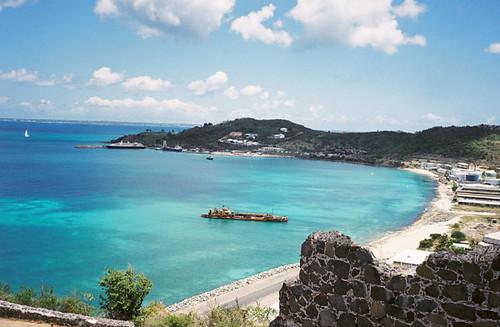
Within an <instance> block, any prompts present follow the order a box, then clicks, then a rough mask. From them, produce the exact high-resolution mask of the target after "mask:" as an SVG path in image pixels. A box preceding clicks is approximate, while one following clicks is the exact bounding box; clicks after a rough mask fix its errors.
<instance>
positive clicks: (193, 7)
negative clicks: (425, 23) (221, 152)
mask: <svg viewBox="0 0 500 327" xmlns="http://www.w3.org/2000/svg"><path fill="white" fill-rule="evenodd" d="M28 2H29V0H0V11H2V9H4V8H16V7H20V6H22V5H24V4H26V3H28ZM235 5H236V0H168V1H167V0H96V2H95V6H94V13H95V14H96V15H97V16H99V17H101V18H102V19H111V18H115V19H122V20H124V21H126V22H127V23H128V25H129V26H132V27H133V29H134V30H135V32H136V33H137V34H138V35H139V36H140V37H142V38H145V39H147V38H155V37H162V36H175V37H191V38H193V37H194V38H206V37H208V35H210V34H211V33H213V32H216V31H217V30H219V29H220V28H221V26H222V25H223V24H224V23H226V22H229V24H230V27H229V30H230V31H231V32H233V33H236V34H238V35H240V36H241V37H242V38H243V39H244V40H248V41H258V42H263V43H265V44H277V45H280V46H285V47H288V46H291V45H292V44H294V43H297V44H300V45H301V46H318V45H323V46H325V45H326V46H328V45H332V44H338V43H340V44H344V45H347V46H350V47H354V48H366V47H369V48H373V49H376V50H379V51H382V52H384V53H387V54H394V53H396V52H397V51H398V50H399V49H400V47H402V46H406V45H414V46H420V47H425V46H426V45H427V40H426V38H425V37H424V36H423V35H421V34H415V35H408V34H407V33H405V32H404V31H403V30H402V28H401V24H400V22H401V20H404V19H407V20H416V19H417V18H418V17H419V16H420V15H422V14H423V13H425V11H426V8H425V6H424V5H423V4H422V3H421V2H420V1H419V0H403V1H402V2H401V1H396V0H370V1H366V0H296V3H295V4H294V6H293V7H292V8H291V9H289V10H285V12H284V13H283V15H282V17H281V18H275V14H276V10H277V7H276V6H275V5H274V4H273V3H269V4H267V5H264V6H262V7H261V8H260V9H259V10H255V11H251V12H249V13H248V14H247V15H243V16H239V17H233V16H232V15H233V10H234V7H235ZM283 20H289V21H292V22H294V23H298V24H299V25H300V26H301V27H302V33H301V34H299V35H296V36H292V35H291V34H290V32H289V31H286V30H284V28H283V27H284V22H283ZM485 51H487V52H489V53H494V54H499V53H500V43H491V44H490V45H489V46H488V47H487V48H486V49H485ZM202 82H204V81H200V83H199V84H198V85H194V86H193V88H196V89H197V90H199V92H200V93H203V92H204V91H203V83H202ZM137 83H140V84H149V83H150V81H137ZM159 87H160V88H164V87H165V85H163V86H159ZM209 92H210V90H208V88H207V91H205V93H209Z"/></svg>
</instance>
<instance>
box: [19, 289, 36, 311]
mask: <svg viewBox="0 0 500 327" xmlns="http://www.w3.org/2000/svg"><path fill="white" fill-rule="evenodd" d="M14 302H16V303H19V304H24V305H31V306H33V305H34V304H35V302H36V293H35V290H34V289H32V288H30V287H22V288H21V290H19V292H17V293H16V294H15V295H14Z"/></svg>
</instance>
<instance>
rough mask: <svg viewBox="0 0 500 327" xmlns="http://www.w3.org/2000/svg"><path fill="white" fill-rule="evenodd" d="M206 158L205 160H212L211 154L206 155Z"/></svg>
mask: <svg viewBox="0 0 500 327" xmlns="http://www.w3.org/2000/svg"><path fill="white" fill-rule="evenodd" d="M206 159H207V160H214V157H212V156H208V157H206Z"/></svg>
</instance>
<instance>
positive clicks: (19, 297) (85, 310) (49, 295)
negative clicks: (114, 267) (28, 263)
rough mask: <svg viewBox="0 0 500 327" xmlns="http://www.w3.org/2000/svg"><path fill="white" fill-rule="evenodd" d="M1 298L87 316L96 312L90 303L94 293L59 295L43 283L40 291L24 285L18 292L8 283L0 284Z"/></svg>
mask: <svg viewBox="0 0 500 327" xmlns="http://www.w3.org/2000/svg"><path fill="white" fill-rule="evenodd" d="M0 300H4V301H9V302H12V303H17V304H23V305H29V306H32V307H38V308H45V309H50V310H57V311H61V312H67V313H78V314H82V315H87V316H88V315H92V314H93V313H94V312H95V309H94V307H93V306H92V305H90V302H91V301H92V300H93V298H92V295H90V294H87V293H85V294H83V295H81V296H80V295H78V294H76V293H75V294H73V295H71V296H65V297H58V296H57V295H56V294H55V292H54V289H53V288H52V287H47V286H43V285H42V286H41V287H40V290H39V291H38V292H37V291H36V290H35V289H33V288H31V287H22V288H21V289H20V290H19V291H18V292H13V291H12V290H11V289H10V287H9V286H8V285H6V284H0Z"/></svg>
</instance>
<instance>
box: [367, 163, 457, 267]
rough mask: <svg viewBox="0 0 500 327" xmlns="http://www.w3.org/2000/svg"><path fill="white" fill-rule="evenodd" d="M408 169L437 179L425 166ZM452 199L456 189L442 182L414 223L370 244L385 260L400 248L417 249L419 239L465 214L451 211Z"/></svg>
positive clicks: (449, 225)
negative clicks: (453, 189)
mask: <svg viewBox="0 0 500 327" xmlns="http://www.w3.org/2000/svg"><path fill="white" fill-rule="evenodd" d="M405 170H408V171H411V172H414V173H417V174H422V175H425V176H428V177H431V178H433V179H435V180H437V177H436V176H435V175H434V173H432V172H430V171H427V170H424V169H409V168H408V169H405ZM452 198H453V192H452V191H451V188H450V187H449V185H446V184H443V183H439V184H438V188H437V192H436V197H435V198H434V200H433V201H432V202H431V204H430V205H429V207H428V208H427V209H426V210H425V212H424V213H423V214H422V215H421V216H420V218H419V219H418V220H417V221H415V223H413V224H412V225H410V226H408V227H406V228H404V229H402V230H400V231H395V232H391V233H389V234H387V235H385V236H384V237H382V238H380V239H378V240H375V241H373V242H371V243H370V244H369V245H368V247H369V248H370V249H371V250H372V252H373V254H375V256H376V257H377V258H378V259H380V260H386V259H389V258H390V257H392V256H394V255H395V254H396V253H398V252H400V251H403V250H410V249H411V250H414V249H416V248H418V244H419V243H420V241H421V240H423V239H424V238H427V237H429V235H430V234H432V233H440V234H442V233H447V232H449V230H450V227H451V225H453V224H454V223H456V222H458V221H459V220H460V217H461V216H462V215H463V214H462V213H457V212H453V211H451V207H452Z"/></svg>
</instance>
